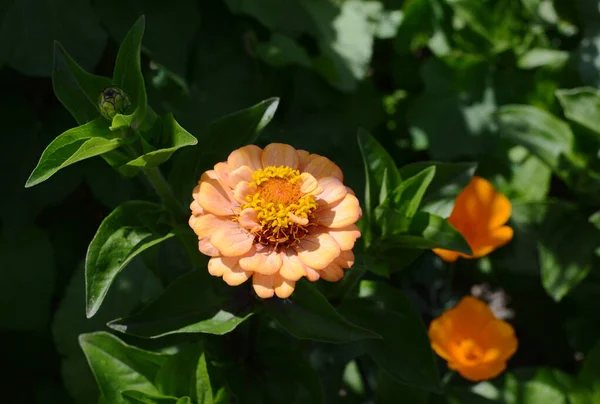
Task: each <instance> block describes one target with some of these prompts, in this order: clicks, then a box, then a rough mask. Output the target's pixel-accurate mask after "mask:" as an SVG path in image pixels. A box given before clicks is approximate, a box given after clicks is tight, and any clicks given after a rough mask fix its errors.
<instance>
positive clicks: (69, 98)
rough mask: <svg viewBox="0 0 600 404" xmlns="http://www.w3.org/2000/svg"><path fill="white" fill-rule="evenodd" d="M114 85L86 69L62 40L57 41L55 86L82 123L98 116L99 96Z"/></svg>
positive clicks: (66, 104) (64, 102)
mask: <svg viewBox="0 0 600 404" xmlns="http://www.w3.org/2000/svg"><path fill="white" fill-rule="evenodd" d="M111 84H112V81H111V80H110V79H109V78H106V77H102V76H96V75H94V74H90V73H88V72H86V71H85V70H83V69H82V68H81V67H80V66H79V65H78V64H77V62H75V60H73V58H72V57H71V56H69V54H68V53H67V51H66V50H65V49H64V48H63V47H62V45H61V44H60V43H58V42H54V65H53V68H52V88H53V89H54V94H55V95H56V98H58V99H59V100H60V102H61V103H62V104H63V105H64V107H65V108H66V109H68V110H69V112H70V113H71V115H73V118H75V120H76V121H77V123H78V124H79V125H83V124H85V123H87V122H90V121H92V120H94V119H96V118H98V116H99V115H100V113H99V112H98V106H97V103H98V96H99V95H100V93H102V90H104V89H105V88H106V87H108V86H110V85H111Z"/></svg>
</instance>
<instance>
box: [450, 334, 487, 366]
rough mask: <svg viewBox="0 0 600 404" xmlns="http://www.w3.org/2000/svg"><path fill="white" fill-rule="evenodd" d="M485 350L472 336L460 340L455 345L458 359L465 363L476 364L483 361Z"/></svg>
mask: <svg viewBox="0 0 600 404" xmlns="http://www.w3.org/2000/svg"><path fill="white" fill-rule="evenodd" d="M484 354H485V352H484V351H483V349H481V347H480V346H479V345H478V344H477V343H476V342H475V341H474V340H472V339H471V338H467V339H464V340H462V341H460V343H459V344H457V346H456V347H455V355H456V359H457V360H458V361H459V362H461V364H463V365H467V366H469V365H475V364H478V363H480V362H481V360H482V359H483V356H484Z"/></svg>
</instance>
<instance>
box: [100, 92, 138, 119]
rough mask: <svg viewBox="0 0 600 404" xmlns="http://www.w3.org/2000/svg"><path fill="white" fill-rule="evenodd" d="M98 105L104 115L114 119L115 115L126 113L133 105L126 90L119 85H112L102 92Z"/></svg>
mask: <svg viewBox="0 0 600 404" xmlns="http://www.w3.org/2000/svg"><path fill="white" fill-rule="evenodd" d="M98 107H99V108H100V113H101V114H102V116H103V117H105V118H106V119H108V120H112V119H113V117H114V116H115V115H117V114H124V113H125V112H126V111H127V110H128V109H129V107H131V101H130V100H129V96H128V95H127V93H126V92H125V91H123V90H121V89H120V88H119V87H117V86H110V87H106V88H105V89H104V90H102V92H101V93H100V96H99V97H98Z"/></svg>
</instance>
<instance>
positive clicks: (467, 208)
mask: <svg viewBox="0 0 600 404" xmlns="http://www.w3.org/2000/svg"><path fill="white" fill-rule="evenodd" d="M511 210H512V205H511V204H510V201H509V200H508V198H507V197H506V196H504V195H502V194H501V193H499V192H498V191H496V190H495V189H494V186H493V185H492V184H490V183H489V182H488V181H486V180H485V179H483V178H481V177H473V178H472V179H471V182H469V184H468V185H467V186H466V187H465V189H463V190H462V192H461V193H460V194H459V195H458V197H457V198H456V202H455V203H454V209H453V210H452V214H451V215H450V217H449V218H448V222H450V224H451V225H452V226H454V227H455V228H456V230H458V231H459V233H460V234H462V236H463V237H464V238H465V240H466V241H467V243H469V246H470V247H471V251H472V252H473V255H466V254H463V253H460V252H456V251H450V250H444V249H441V248H434V249H433V252H434V253H436V254H437V255H439V256H440V257H441V258H442V259H443V260H444V261H447V262H453V261H456V260H457V259H458V257H464V258H480V257H483V256H485V255H488V254H489V253H491V252H492V251H494V250H495V249H496V248H498V247H501V246H503V245H505V244H506V243H508V242H509V241H510V240H512V237H513V229H512V228H510V227H508V226H505V224H506V222H507V221H508V219H509V218H510V213H511Z"/></svg>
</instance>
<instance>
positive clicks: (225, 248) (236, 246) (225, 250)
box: [210, 226, 254, 257]
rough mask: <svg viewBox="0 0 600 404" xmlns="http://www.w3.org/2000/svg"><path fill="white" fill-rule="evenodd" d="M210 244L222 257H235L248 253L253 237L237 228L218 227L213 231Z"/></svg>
mask: <svg viewBox="0 0 600 404" xmlns="http://www.w3.org/2000/svg"><path fill="white" fill-rule="evenodd" d="M210 242H211V244H212V245H214V246H215V247H216V248H217V249H218V250H219V251H220V252H221V254H222V255H225V256H226V257H236V256H240V255H244V254H246V253H247V252H248V251H250V248H252V245H253V242H254V236H252V235H251V234H249V233H248V232H247V231H246V230H245V229H242V228H241V227H239V226H230V227H220V228H218V229H215V230H214V232H213V233H212V235H211V236H210Z"/></svg>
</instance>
